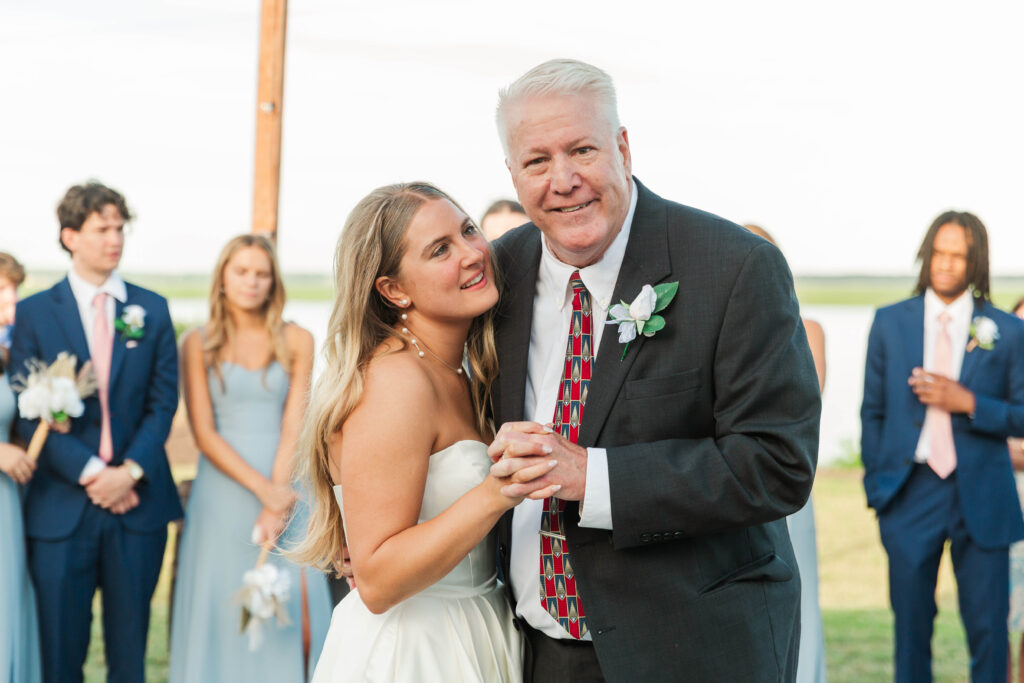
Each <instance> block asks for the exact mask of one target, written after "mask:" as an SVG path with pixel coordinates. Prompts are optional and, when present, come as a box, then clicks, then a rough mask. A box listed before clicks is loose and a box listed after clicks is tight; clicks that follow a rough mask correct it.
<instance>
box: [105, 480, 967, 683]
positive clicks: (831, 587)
mask: <svg viewBox="0 0 1024 683" xmlns="http://www.w3.org/2000/svg"><path fill="white" fill-rule="evenodd" d="M184 473H185V472H184V470H182V471H181V472H176V473H175V474H176V475H178V476H181V475H182V474H184ZM860 479H861V473H860V470H859V469H856V468H854V467H853V466H849V467H846V468H828V469H823V470H821V471H820V472H819V473H818V479H817V481H816V482H815V487H814V504H815V518H816V520H817V528H818V555H819V562H820V564H819V588H820V600H821V606H822V613H823V618H824V622H825V649H826V657H827V664H828V677H829V681H830V682H831V683H869V682H873V681H891V680H892V670H893V667H892V652H893V635H892V613H891V612H890V610H889V596H888V587H887V585H888V584H887V564H886V558H885V553H884V551H883V550H882V546H881V543H880V542H879V540H878V524H877V523H876V521H875V516H874V513H873V512H872V511H870V510H869V509H867V507H865V504H864V493H863V490H862V489H861V483H860ZM172 544H173V530H172V533H171V534H169V538H168V549H169V550H168V553H167V554H166V556H165V557H164V572H163V573H162V574H161V577H160V582H159V584H158V585H157V589H156V596H155V597H154V599H153V610H152V618H151V621H150V629H149V648H148V650H147V655H146V680H147V681H149V682H150V683H161V682H162V681H166V680H167V665H168V652H167V650H168V648H167V646H168V642H167V636H168V634H167V601H168V594H169V579H168V576H169V571H168V569H169V566H170V561H171V557H170V548H171V547H173V545H172ZM937 593H938V594H937V599H938V604H939V616H938V618H937V619H936V624H935V638H934V640H933V644H932V647H933V651H934V652H935V661H934V671H935V680H936V681H937V683H954V682H960V681H967V680H968V657H967V646H966V642H965V639H964V631H963V627H962V625H961V623H960V616H959V612H958V609H957V594H956V585H955V583H954V581H953V572H952V566H951V564H950V561H949V554H948V552H947V553H946V555H945V557H943V561H942V566H941V568H940V571H939V587H938V591H937ZM95 611H96V615H97V616H96V618H95V619H94V622H93V641H92V644H91V647H90V649H89V660H88V662H87V663H86V681H87V683H101V682H102V681H103V680H105V675H106V667H105V665H104V662H103V646H102V640H103V639H102V633H101V627H100V617H99V603H98V601H97V604H96V609H95Z"/></svg>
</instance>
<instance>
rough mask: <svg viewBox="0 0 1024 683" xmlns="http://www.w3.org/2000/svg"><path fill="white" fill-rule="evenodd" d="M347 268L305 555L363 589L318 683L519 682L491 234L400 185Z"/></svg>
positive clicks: (429, 193) (322, 409) (339, 285)
mask: <svg viewBox="0 0 1024 683" xmlns="http://www.w3.org/2000/svg"><path fill="white" fill-rule="evenodd" d="M335 272H336V276H335V281H336V293H335V303H334V309H333V311H332V314H331V320H330V323H329V329H328V334H327V340H328V341H327V343H326V344H325V356H326V367H325V369H324V371H323V373H322V374H321V376H320V378H319V380H318V382H317V386H316V388H315V390H314V392H313V398H312V402H311V405H310V408H309V412H308V416H307V423H306V426H305V430H304V434H303V436H302V443H300V447H299V450H298V455H297V457H298V458H299V462H298V463H297V466H298V473H299V476H300V477H301V478H302V479H303V480H304V483H305V484H306V485H307V486H308V487H309V488H310V495H311V501H310V502H311V506H312V514H311V515H310V523H309V530H308V534H307V537H306V539H305V540H304V542H303V543H302V544H301V545H300V546H299V547H298V548H296V549H295V551H294V552H293V555H294V556H295V557H297V558H298V559H299V560H302V561H306V562H309V563H311V564H314V565H316V566H318V567H321V568H325V569H327V568H331V567H332V566H333V567H334V568H335V569H338V568H339V567H340V565H341V564H342V558H343V557H344V545H345V544H346V542H347V546H348V551H349V554H350V557H351V566H352V571H353V574H354V579H355V584H356V589H355V590H353V591H352V592H351V593H350V594H349V595H348V596H347V597H346V598H345V599H344V600H343V601H342V602H341V603H340V604H339V605H338V607H337V608H336V609H335V611H334V616H333V618H332V620H331V627H330V631H329V633H328V635H327V640H326V642H325V644H324V648H323V654H322V655H321V658H320V661H319V663H318V664H317V667H316V672H315V674H314V678H313V681H314V683H339V682H341V681H417V682H420V681H422V682H437V683H442V682H443V683H452V682H457V681H467V682H468V681H472V682H476V681H487V682H490V681H519V680H521V678H522V665H521V643H520V640H519V634H518V633H517V632H516V631H515V630H514V629H513V627H512V618H511V610H510V608H509V605H508V602H507V600H506V598H505V595H504V589H503V587H502V586H501V584H500V583H499V582H498V581H497V575H496V566H495V552H494V537H493V534H492V532H491V529H492V527H493V526H494V524H495V523H496V522H497V521H498V518H499V517H501V515H502V514H503V513H504V512H505V511H506V510H508V509H509V508H511V507H513V506H514V505H516V504H517V503H518V502H519V500H520V499H518V498H510V497H507V496H504V495H502V493H501V486H502V481H501V480H499V479H496V478H494V477H493V476H492V475H490V474H489V472H488V470H489V467H490V465H491V461H490V458H489V457H488V455H487V446H486V445H485V442H486V441H489V440H490V437H491V430H490V428H489V426H488V424H487V420H486V417H485V406H486V403H487V399H488V394H489V390H490V383H491V381H492V380H493V379H494V377H495V375H496V374H497V361H496V355H495V351H494V339H493V333H492V328H491V316H492V315H493V313H492V309H493V307H494V305H495V303H496V302H497V299H498V291H497V287H496V285H495V274H494V270H493V266H492V263H491V258H490V252H489V248H488V245H487V242H486V240H485V239H484V238H483V236H482V235H481V234H480V232H479V230H478V229H477V228H476V226H475V225H474V224H473V222H472V221H471V220H470V219H469V218H468V217H467V215H466V213H465V212H464V211H463V210H462V209H461V208H460V207H459V206H458V205H457V204H456V203H455V202H454V201H453V200H452V199H451V198H450V197H449V196H448V195H446V194H444V193H443V192H441V191H440V190H438V189H437V188H435V187H433V186H431V185H428V184H426V183H410V184H404V185H391V186H387V187H383V188H380V189H378V190H375V191H374V192H372V193H371V194H370V195H368V196H367V197H366V198H365V199H363V200H362V201H361V202H360V203H359V204H358V205H357V206H356V208H355V209H353V211H352V213H351V214H350V215H349V217H348V220H347V221H346V224H345V228H344V229H343V231H342V234H341V238H340V239H339V241H338V248H337V253H336V262H335ZM535 467H536V469H538V470H545V471H546V470H547V469H548V468H550V464H544V465H538V466H535ZM542 473H543V472H540V471H538V472H536V473H535V476H539V475H540V474H542ZM554 490H555V487H549V488H547V489H543V490H540V491H537V492H535V493H534V494H532V497H536V498H544V497H547V496H550V495H552V494H553V493H554ZM339 511H340V512H339Z"/></svg>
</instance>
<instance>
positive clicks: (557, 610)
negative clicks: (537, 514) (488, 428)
mask: <svg viewBox="0 0 1024 683" xmlns="http://www.w3.org/2000/svg"><path fill="white" fill-rule="evenodd" d="M569 286H570V287H572V292H573V295H572V321H571V322H570V324H569V341H568V344H567V345H566V347H565V367H564V368H563V370H562V379H561V382H560V384H559V389H558V402H557V403H555V418H554V425H555V429H556V430H557V431H558V432H560V433H561V435H562V436H563V437H564V438H566V439H568V440H569V441H572V442H573V443H577V442H578V441H579V435H580V423H581V421H582V419H583V408H584V407H585V406H586V405H587V391H588V389H589V387H590V371H591V365H592V364H593V356H592V355H591V350H592V346H591V339H592V338H591V317H590V292H588V291H587V288H586V287H584V286H583V280H581V279H580V273H579V271H578V270H577V271H574V272H573V274H572V276H571V277H570V278H569ZM564 510H565V501H564V500H561V499H558V498H547V499H545V500H544V512H543V514H542V515H541V522H540V603H541V606H542V607H543V608H544V609H545V610H547V613H548V614H550V615H551V618H553V619H554V620H555V621H557V622H558V623H559V624H560V625H561V626H562V628H564V629H565V631H566V632H567V633H568V634H569V635H570V636H572V637H573V638H582V637H583V636H584V635H585V634H586V633H587V618H586V616H585V615H584V613H583V603H582V602H581V600H580V596H579V591H578V589H577V587H576V577H575V574H574V573H573V568H572V560H571V559H570V556H569V546H568V544H567V543H566V541H565V526H564V525H563V524H562V513H563V511H564Z"/></svg>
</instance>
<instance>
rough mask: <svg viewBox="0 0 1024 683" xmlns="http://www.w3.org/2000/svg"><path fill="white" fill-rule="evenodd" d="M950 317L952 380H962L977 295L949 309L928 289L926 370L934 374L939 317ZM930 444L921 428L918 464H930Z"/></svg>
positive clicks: (957, 301)
mask: <svg viewBox="0 0 1024 683" xmlns="http://www.w3.org/2000/svg"><path fill="white" fill-rule="evenodd" d="M943 312H945V313H948V314H949V339H950V342H951V343H952V345H953V348H952V359H951V360H952V361H953V376H952V377H951V378H950V379H954V380H959V379H960V368H961V367H963V364H964V351H965V350H966V349H967V337H968V336H969V335H970V331H971V318H972V316H973V315H974V292H973V291H972V290H971V289H968V290H967V291H965V292H964V293H963V294H961V295H960V296H959V297H957V298H956V299H955V300H954V301H953V302H952V303H951V304H949V305H948V306H947V305H946V304H945V303H944V302H943V301H942V299H940V298H939V296H938V295H937V294H936V293H935V292H933V291H932V289H931V288H930V287H929V288H928V289H927V290H926V291H925V293H924V369H925V370H927V371H928V372H935V342H936V340H937V339H938V337H939V316H940V315H941V314H942V313H943ZM931 450H932V449H931V442H930V439H929V438H928V430H926V429H924V428H922V429H921V436H920V437H919V438H918V440H917V450H915V451H914V460H915V461H916V462H927V461H928V456H929V455H930V454H931Z"/></svg>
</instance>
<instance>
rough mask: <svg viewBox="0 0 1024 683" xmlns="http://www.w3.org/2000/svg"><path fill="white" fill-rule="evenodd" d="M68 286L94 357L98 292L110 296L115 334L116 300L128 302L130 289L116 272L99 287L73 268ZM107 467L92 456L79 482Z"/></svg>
mask: <svg viewBox="0 0 1024 683" xmlns="http://www.w3.org/2000/svg"><path fill="white" fill-rule="evenodd" d="M68 284H70V285H71V293H72V294H73V295H74V297H75V303H76V304H78V315H79V316H80V317H81V319H82V328H83V330H84V331H85V341H86V343H88V345H89V355H90V356H92V353H93V350H92V330H93V326H94V325H95V323H96V309H95V308H93V306H92V300H93V299H94V298H96V294H97V293H98V292H105V293H106V294H108V295H109V296H108V297H107V304H106V310H105V311H104V313H105V314H106V316H107V329H108V330H110V333H111V334H114V311H115V304H114V299H117V300H118V301H120V302H121V303H124V302H125V301H127V300H128V288H127V287H126V286H125V284H124V280H122V279H121V276H120V275H119V274H118V273H117V271H116V270H115V271H114V272H113V273H111V274H110V277H108V278H107V279H106V281H105V282H104V283H103V284H102V285H100V286H99V287H97V286H96V285H94V284H92V283H91V282H87V281H86V280H84V279H83V278H82V277H81V276H80V275H79V274H78V273H76V272H75V269H74V268H72V269H70V270H69V271H68ZM106 466H107V463H105V462H104V461H103V460H102V459H101V458H100V457H99V456H96V455H94V456H92V457H91V458H89V461H88V462H87V463H86V464H85V467H84V468H82V473H81V474H80V475H79V476H78V478H79V480H81V479H84V478H85V477H90V476H92V475H93V474H96V473H97V472H99V471H100V470H102V469H104V468H105V467H106Z"/></svg>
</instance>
